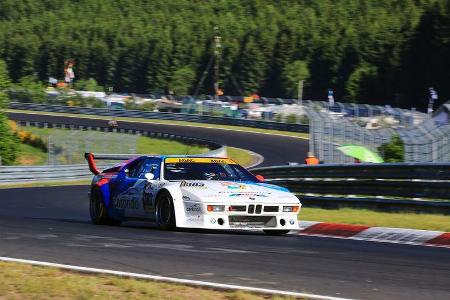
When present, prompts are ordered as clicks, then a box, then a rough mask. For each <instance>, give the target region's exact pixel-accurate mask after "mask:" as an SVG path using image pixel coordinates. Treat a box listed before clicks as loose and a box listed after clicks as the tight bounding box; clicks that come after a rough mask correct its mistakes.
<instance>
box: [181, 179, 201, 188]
mask: <svg viewBox="0 0 450 300" xmlns="http://www.w3.org/2000/svg"><path fill="white" fill-rule="evenodd" d="M180 187H195V188H206V187H205V184H204V183H203V182H187V181H182V182H181V183H180Z"/></svg>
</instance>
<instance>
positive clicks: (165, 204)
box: [156, 191, 176, 230]
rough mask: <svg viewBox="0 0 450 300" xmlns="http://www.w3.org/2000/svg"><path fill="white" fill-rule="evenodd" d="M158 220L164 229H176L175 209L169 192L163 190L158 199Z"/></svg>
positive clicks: (160, 226)
mask: <svg viewBox="0 0 450 300" xmlns="http://www.w3.org/2000/svg"><path fill="white" fill-rule="evenodd" d="M156 222H157V223H158V226H159V228H161V229H163V230H172V229H175V224H176V223H175V209H174V207H173V199H172V196H171V195H170V193H169V192H167V191H162V192H161V193H159V195H158V197H157V199H156Z"/></svg>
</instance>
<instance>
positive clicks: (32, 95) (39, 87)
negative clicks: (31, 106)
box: [9, 76, 47, 103]
mask: <svg viewBox="0 0 450 300" xmlns="http://www.w3.org/2000/svg"><path fill="white" fill-rule="evenodd" d="M9 95H10V98H11V99H13V100H14V101H18V102H32V103H46V102H47V94H46V93H45V85H44V84H42V83H41V82H39V81H38V79H37V78H36V77H34V76H25V77H22V78H21V79H20V81H19V83H17V84H14V85H13V86H12V87H11V89H10V92H9Z"/></svg>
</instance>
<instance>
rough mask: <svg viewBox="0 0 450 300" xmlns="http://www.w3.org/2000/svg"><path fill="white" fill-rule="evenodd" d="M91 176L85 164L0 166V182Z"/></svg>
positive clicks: (54, 179) (72, 178)
mask: <svg viewBox="0 0 450 300" xmlns="http://www.w3.org/2000/svg"><path fill="white" fill-rule="evenodd" d="M100 167H101V168H102V167H105V166H100ZM91 177H92V173H91V172H90V171H89V168H88V166H87V164H80V165H58V166H12V167H0V184H11V183H23V182H33V181H56V180H58V181H68V180H82V179H88V178H91Z"/></svg>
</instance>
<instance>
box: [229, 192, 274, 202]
mask: <svg viewBox="0 0 450 300" xmlns="http://www.w3.org/2000/svg"><path fill="white" fill-rule="evenodd" d="M229 197H251V198H250V200H255V198H254V197H261V198H267V197H269V196H267V195H266V194H255V193H245V192H244V193H233V194H230V196H229Z"/></svg>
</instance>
